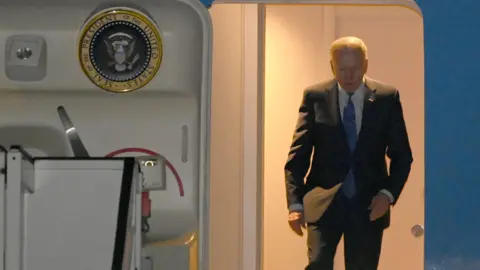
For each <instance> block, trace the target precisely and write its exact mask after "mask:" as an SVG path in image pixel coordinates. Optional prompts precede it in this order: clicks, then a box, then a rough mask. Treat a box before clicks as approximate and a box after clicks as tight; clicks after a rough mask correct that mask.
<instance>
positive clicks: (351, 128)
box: [342, 93, 357, 199]
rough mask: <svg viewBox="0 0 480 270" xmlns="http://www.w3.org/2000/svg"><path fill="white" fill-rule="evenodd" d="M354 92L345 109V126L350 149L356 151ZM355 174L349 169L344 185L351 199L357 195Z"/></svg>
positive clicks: (344, 189)
mask: <svg viewBox="0 0 480 270" xmlns="http://www.w3.org/2000/svg"><path fill="white" fill-rule="evenodd" d="M352 95H353V93H349V96H348V103H347V106H345V108H344V109H343V128H344V129H345V133H346V135H347V141H348V146H349V147H350V151H351V152H352V153H353V152H354V151H355V145H356V144H357V124H356V117H355V106H354V105H353V102H352ZM355 189H356V188H355V176H354V175H353V171H352V169H350V170H349V171H348V174H347V177H346V178H345V181H344V182H343V185H342V190H343V193H344V194H345V196H346V197H347V198H349V199H351V198H352V197H353V196H355Z"/></svg>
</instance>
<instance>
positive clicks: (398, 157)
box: [385, 91, 413, 203]
mask: <svg viewBox="0 0 480 270" xmlns="http://www.w3.org/2000/svg"><path fill="white" fill-rule="evenodd" d="M387 134H388V135H387V136H388V137H387V156H388V157H389V158H390V175H389V177H388V180H387V181H386V186H385V189H386V190H388V191H389V192H390V193H391V194H392V195H393V197H394V198H395V201H394V203H396V202H397V201H398V197H399V196H400V193H401V192H402V190H403V187H404V186H405V183H406V182H407V179H408V175H409V174H410V169H411V164H412V162H413V157H412V150H411V148H410V143H409V140H408V133H407V128H406V126H405V120H404V118H403V109H402V104H401V102H400V94H399V92H398V91H396V93H395V96H394V98H393V104H392V111H391V113H390V119H389V128H388V133H387Z"/></svg>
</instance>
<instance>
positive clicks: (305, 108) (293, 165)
mask: <svg viewBox="0 0 480 270" xmlns="http://www.w3.org/2000/svg"><path fill="white" fill-rule="evenodd" d="M313 114H314V112H313V105H312V102H311V100H310V99H309V94H308V92H307V91H305V92H304V95H303V100H302V104H301V105H300V109H299V115H298V120H297V124H296V127H295V132H294V135H293V142H292V144H291V147H290V152H289V154H288V159H287V163H286V165H285V184H286V191H287V204H288V207H289V208H292V207H293V208H298V206H301V205H303V196H304V195H305V184H304V178H305V175H306V174H307V171H308V169H309V168H310V158H311V154H312V149H313V126H314V116H313ZM291 210H292V209H291Z"/></svg>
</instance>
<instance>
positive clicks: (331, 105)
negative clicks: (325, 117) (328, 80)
mask: <svg viewBox="0 0 480 270" xmlns="http://www.w3.org/2000/svg"><path fill="white" fill-rule="evenodd" d="M327 93H328V111H329V112H330V116H331V117H332V122H333V124H334V125H336V126H338V125H341V124H342V120H341V117H340V109H339V108H338V86H337V82H334V83H333V85H332V86H331V87H330V88H329V89H327Z"/></svg>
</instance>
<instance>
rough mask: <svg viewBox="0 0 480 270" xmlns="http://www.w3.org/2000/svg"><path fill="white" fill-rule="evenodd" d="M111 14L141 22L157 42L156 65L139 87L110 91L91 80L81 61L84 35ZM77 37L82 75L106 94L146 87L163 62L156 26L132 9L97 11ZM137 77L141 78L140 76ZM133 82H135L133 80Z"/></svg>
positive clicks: (117, 8)
mask: <svg viewBox="0 0 480 270" xmlns="http://www.w3.org/2000/svg"><path fill="white" fill-rule="evenodd" d="M111 14H118V15H122V14H123V15H130V16H132V17H134V18H136V19H138V20H140V21H142V22H143V23H145V24H146V25H147V26H148V27H149V28H150V29H151V30H152V32H153V34H154V36H155V39H156V40H157V42H158V60H157V61H156V65H155V67H154V70H153V71H152V72H151V73H150V76H149V77H148V78H146V79H144V80H143V81H142V82H141V83H140V84H139V85H136V86H134V87H124V88H120V87H118V89H112V88H109V87H106V86H105V85H103V84H100V83H99V82H98V81H95V80H94V78H92V76H90V75H89V74H90V72H89V71H88V70H87V68H86V67H85V65H84V63H83V61H82V43H83V40H84V38H85V35H86V34H87V33H88V31H89V30H90V28H91V27H92V26H93V25H94V24H95V22H97V21H98V20H99V19H101V18H103V17H106V16H108V15H111ZM78 36H79V40H78V42H77V46H78V62H79V63H80V67H81V68H82V71H83V73H84V74H85V76H86V77H87V78H88V79H89V80H90V81H91V82H92V83H93V84H94V85H96V86H98V87H100V88H101V89H103V90H105V91H107V92H111V93H129V92H134V91H136V90H139V89H140V88H142V87H144V86H145V85H147V84H148V83H149V82H150V81H151V80H152V79H153V78H154V77H155V76H156V74H157V72H158V70H159V69H160V66H161V64H162V60H163V39H162V36H161V35H160V31H159V30H158V28H157V25H156V24H155V23H154V22H153V21H152V20H151V19H150V18H149V17H148V16H147V15H145V14H144V13H143V12H141V11H139V10H136V9H133V8H126V7H112V8H108V9H104V10H102V11H99V12H97V13H96V14H95V15H93V16H91V17H90V18H88V20H87V22H86V23H85V24H84V25H83V26H82V28H81V31H80V34H79V35H78ZM95 72H96V71H95ZM144 72H145V71H144ZM96 73H97V74H98V72H96ZM142 74H143V73H142ZM98 76H102V75H100V74H98ZM139 76H141V74H140V75H139ZM102 78H103V76H102ZM103 79H104V80H105V81H109V80H108V79H106V78H103ZM133 80H135V79H133ZM133 80H130V81H133ZM127 82H129V81H127ZM127 82H122V83H127ZM114 83H116V82H114Z"/></svg>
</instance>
